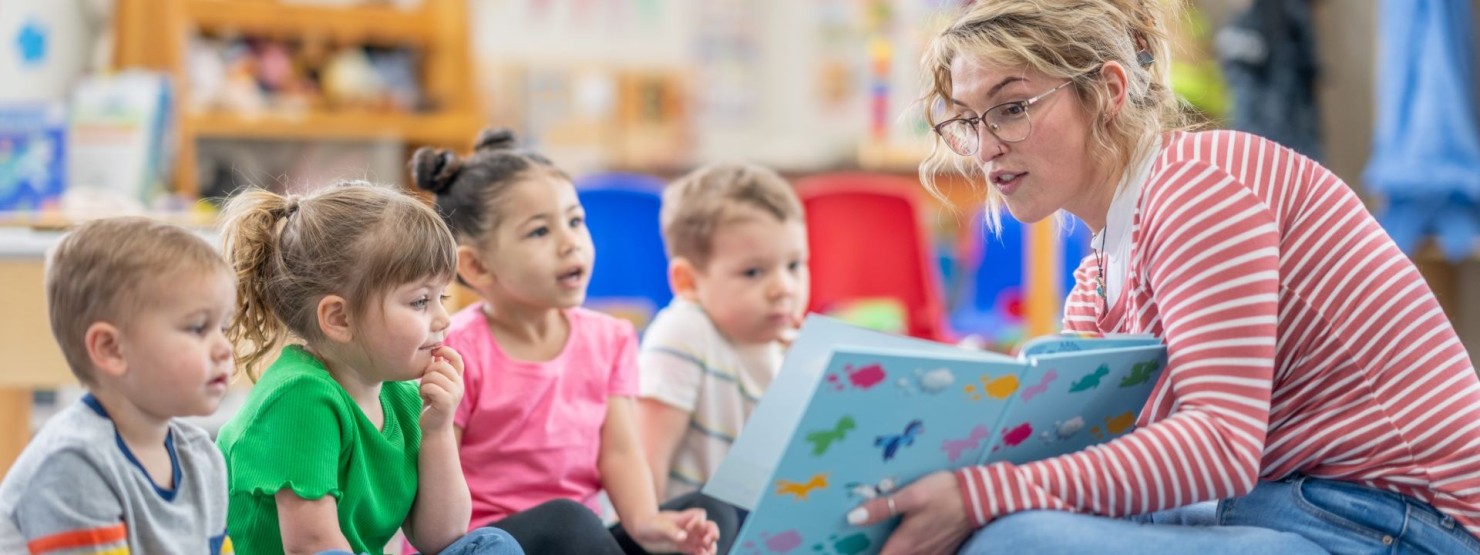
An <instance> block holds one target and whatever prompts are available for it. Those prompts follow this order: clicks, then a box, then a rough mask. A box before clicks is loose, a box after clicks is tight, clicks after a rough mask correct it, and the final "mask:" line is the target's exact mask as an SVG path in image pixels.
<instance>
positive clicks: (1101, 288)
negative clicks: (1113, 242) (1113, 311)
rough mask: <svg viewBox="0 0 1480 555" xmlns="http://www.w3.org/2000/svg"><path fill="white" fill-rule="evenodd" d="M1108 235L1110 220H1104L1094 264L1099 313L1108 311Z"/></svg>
mask: <svg viewBox="0 0 1480 555" xmlns="http://www.w3.org/2000/svg"><path fill="white" fill-rule="evenodd" d="M1109 236H1110V222H1109V221H1108V218H1107V221H1106V222H1105V228H1104V229H1101V230H1100V248H1099V249H1096V250H1095V265H1096V266H1098V267H1099V273H1098V274H1097V275H1095V293H1096V294H1098V295H1099V296H1100V313H1101V314H1104V313H1106V312H1109V311H1110V296H1109V295H1108V294H1107V293H1106V291H1105V239H1106V238H1107V237H1109Z"/></svg>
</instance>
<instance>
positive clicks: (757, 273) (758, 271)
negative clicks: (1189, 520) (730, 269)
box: [740, 268, 761, 278]
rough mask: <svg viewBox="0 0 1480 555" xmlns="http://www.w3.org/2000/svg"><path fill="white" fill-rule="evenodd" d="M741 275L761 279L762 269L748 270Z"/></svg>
mask: <svg viewBox="0 0 1480 555" xmlns="http://www.w3.org/2000/svg"><path fill="white" fill-rule="evenodd" d="M740 275H743V276H745V277H747V278H758V277H761V269H760V268H746V269H745V271H744V272H742V273H741V274H740Z"/></svg>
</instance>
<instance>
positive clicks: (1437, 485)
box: [850, 0, 1480, 555]
mask: <svg viewBox="0 0 1480 555" xmlns="http://www.w3.org/2000/svg"><path fill="white" fill-rule="evenodd" d="M1165 4H1166V3H1164V2H1160V1H1158V0H1114V1H1111V0H1074V1H1070V0H1032V1H1025V0H1010V1H1009V0H996V1H993V0H981V1H978V2H976V3H975V5H973V6H972V7H970V8H968V10H967V11H966V13H965V14H964V15H962V16H961V17H960V18H959V19H958V20H957V21H956V22H955V23H954V24H953V25H951V27H950V28H948V29H946V30H945V31H943V32H942V33H941V34H940V35H939V36H937V37H936V38H935V39H934V41H933V44H932V45H931V47H930V49H929V52H928V53H927V54H926V56H925V58H924V61H923V63H924V69H925V72H926V74H927V75H928V76H929V77H928V90H927V92H926V94H925V96H924V105H925V107H926V114H925V115H926V117H927V118H929V119H930V122H931V123H932V124H933V125H934V128H935V130H936V132H937V133H938V135H939V138H940V143H939V144H942V145H944V146H945V147H946V148H937V149H936V152H935V154H933V155H932V157H931V159H930V160H927V162H926V164H925V165H924V166H923V167H922V170H921V176H922V179H924V181H925V183H926V184H927V186H930V187H932V188H933V182H932V177H933V176H934V175H935V174H936V172H937V170H939V169H941V166H942V165H943V164H949V163H952V162H958V163H959V165H960V166H961V167H963V168H967V169H970V170H974V175H976V176H980V177H981V178H984V179H985V180H986V181H987V187H986V188H987V190H988V200H987V206H988V213H989V218H988V220H989V222H991V223H992V225H994V226H995V224H996V219H995V214H996V210H997V209H998V208H999V207H1001V206H1006V207H1007V210H1008V211H1009V212H1010V213H1011V214H1012V217H1015V218H1017V219H1018V220H1021V221H1024V222H1035V221H1039V220H1042V219H1043V218H1046V217H1048V216H1050V215H1053V214H1055V213H1057V212H1059V211H1060V210H1063V211H1067V212H1069V213H1070V214H1073V215H1074V216H1076V217H1078V218H1079V219H1081V220H1083V221H1084V223H1085V224H1087V225H1088V226H1089V227H1090V229H1091V230H1093V231H1094V232H1095V233H1096V235H1095V239H1094V243H1093V245H1094V254H1093V255H1092V256H1090V257H1088V258H1086V259H1085V261H1084V263H1083V264H1082V265H1081V267H1080V268H1079V270H1078V271H1077V272H1076V277H1077V280H1078V285H1077V286H1076V287H1075V288H1074V290H1073V291H1072V292H1071V293H1070V295H1069V298H1068V301H1067V304H1066V307H1067V308H1066V311H1065V318H1064V323H1065V327H1066V328H1068V329H1069V330H1075V331H1094V332H1105V333H1110V332H1116V333H1151V334H1155V335H1156V336H1158V337H1161V338H1162V339H1163V340H1164V341H1165V342H1166V345H1167V352H1168V367H1167V370H1166V371H1165V372H1164V373H1163V374H1162V378H1161V382H1160V383H1159V384H1158V385H1157V387H1156V389H1155V391H1153V393H1152V397H1151V399H1150V400H1149V401H1148V402H1147V405H1146V406H1145V408H1144V409H1143V410H1142V412H1141V415H1140V419H1139V421H1138V422H1137V429H1136V431H1135V432H1133V433H1131V434H1129V435H1127V436H1124V437H1122V438H1120V439H1117V440H1115V441H1112V442H1110V443H1108V444H1105V445H1103V446H1101V447H1097V448H1093V449H1090V450H1087V451H1084V452H1080V453H1076V454H1072V455H1066V456H1062V457H1057V458H1053V459H1049V460H1044V461H1039V462H1035V463H1030V464H1023V465H1016V466H1015V465H1012V464H1007V463H995V464H991V465H987V466H982V467H970V468H966V469H963V470H960V471H957V472H955V473H937V474H933V475H929V476H927V477H925V478H922V479H921V480H919V481H917V482H916V483H914V484H912V485H910V486H909V487H908V488H905V489H903V490H902V491H900V492H898V493H896V494H895V495H893V496H892V497H890V498H883V499H877V500H874V501H871V502H869V503H868V504H866V505H864V506H862V507H860V508H859V509H857V510H855V511H854V514H851V515H850V517H851V518H850V520H852V521H854V522H858V523H861V524H868V523H872V522H877V521H879V520H883V519H885V518H889V517H891V516H893V515H899V516H901V517H903V519H902V523H901V525H900V527H899V528H898V529H897V531H896V532H895V533H894V535H893V536H892V537H891V538H890V540H889V542H888V544H887V545H886V546H885V553H890V552H900V551H906V550H908V551H911V552H915V551H924V552H934V553H941V552H950V551H953V550H956V549H957V548H958V546H960V545H961V544H962V542H963V541H964V542H966V543H965V545H964V548H962V549H961V551H962V552H965V553H983V552H987V551H988V550H991V551H995V552H1002V553H1014V552H1027V553H1080V552H1095V553H1122V552H1126V553H1130V552H1134V553H1146V552H1155V551H1166V550H1173V549H1175V550H1177V551H1179V552H1195V553H1200V554H1203V555H1209V554H1214V553H1225V552H1237V553H1283V554H1295V553H1326V552H1336V553H1348V552H1377V551H1382V552H1402V551H1403V550H1404V549H1408V550H1414V551H1421V552H1433V553H1480V541H1477V540H1476V538H1475V537H1474V534H1475V533H1477V532H1480V410H1477V409H1480V380H1477V378H1476V375H1475V370H1474V368H1473V366H1472V363H1471V361H1470V359H1469V356H1468V355H1467V354H1466V353H1465V351H1464V348H1463V346H1462V345H1461V344H1460V343H1459V340H1458V339H1457V337H1456V336H1455V333H1454V330H1453V328H1452V327H1451V326H1450V324H1449V322H1448V320H1447V319H1446V318H1445V316H1444V313H1443V312H1442V310H1440V308H1439V305H1438V303H1437V302H1436V301H1435V299H1434V296H1433V294H1432V292H1430V290H1429V288H1428V287H1427V286H1426V285H1425V284H1424V281H1423V279H1422V278H1421V277H1420V276H1419V274H1418V272H1417V271H1416V270H1415V268H1414V266H1413V264H1412V263H1411V262H1410V261H1409V260H1408V259H1406V258H1405V257H1404V256H1403V254H1402V253H1401V252H1399V251H1398V249H1397V248H1396V247H1395V246H1394V245H1393V242H1392V240H1391V239H1390V238H1389V237H1388V236H1387V235H1386V234H1385V233H1384V232H1383V231H1382V229H1381V228H1379V227H1378V226H1377V224H1376V223H1375V221H1374V220H1373V219H1372V217H1371V216H1370V215H1369V214H1368V213H1367V211H1366V210H1365V209H1364V208H1363V205H1362V203H1361V202H1360V201H1359V199H1358V198H1357V196H1356V195H1355V194H1353V193H1352V191H1351V190H1350V189H1349V188H1348V187H1347V186H1346V184H1344V183H1342V182H1341V180H1340V179H1338V178H1337V177H1336V176H1335V175H1333V174H1332V173H1331V172H1329V171H1328V170H1326V168H1323V167H1321V166H1320V165H1319V164H1317V163H1316V162H1314V161H1312V160H1310V159H1307V158H1304V157H1302V156H1300V155H1298V154H1296V153H1295V152H1293V151H1291V150H1289V149H1286V148H1284V147H1282V146H1280V145H1277V144H1274V143H1272V142H1269V141H1267V140H1264V139H1261V138H1259V137H1255V136H1252V135H1247V134H1243V133H1237V132H1228V131H1215V132H1204V133H1190V132H1182V131H1176V130H1175V129H1176V128H1177V126H1178V125H1179V122H1178V118H1177V116H1176V113H1177V105H1176V101H1175V100H1174V99H1173V97H1172V94H1171V92H1170V90H1169V79H1168V71H1167V59H1168V57H1167V51H1168V48H1167V42H1166V34H1165V31H1164V27H1163V26H1162V22H1163V21H1165V18H1166V17H1168V15H1167V14H1166V13H1164V10H1165ZM973 534H974V535H973ZM1395 548H1397V551H1394V549H1395Z"/></svg>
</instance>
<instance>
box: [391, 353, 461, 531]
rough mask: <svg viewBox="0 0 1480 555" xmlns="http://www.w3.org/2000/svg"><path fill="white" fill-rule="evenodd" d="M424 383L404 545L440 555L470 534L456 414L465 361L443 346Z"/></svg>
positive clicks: (424, 377) (424, 376)
mask: <svg viewBox="0 0 1480 555" xmlns="http://www.w3.org/2000/svg"><path fill="white" fill-rule="evenodd" d="M433 354H434V355H435V357H434V358H433V361H432V364H431V366H429V367H428V368H427V371H426V373H425V374H423V375H422V378H421V397H422V399H423V400H424V403H425V408H424V409H423V411H422V413H421V430H422V431H421V449H420V452H419V454H418V455H417V456H418V458H417V476H416V480H417V484H416V485H417V489H416V501H415V502H414V503H413V504H412V505H411V516H410V517H408V518H407V519H406V523H407V526H406V527H405V532H406V541H409V542H411V545H412V546H414V547H416V549H417V550H418V551H421V552H422V553H437V552H439V551H442V550H443V549H445V548H446V547H447V546H449V545H452V542H455V541H457V540H458V538H461V537H463V535H464V534H466V533H467V532H468V520H469V519H470V518H472V513H473V501H472V498H471V497H470V496H469V494H468V483H467V480H466V479H464V478H463V473H462V463H461V462H460V461H459V460H458V456H457V445H458V434H457V432H456V428H455V427H454V426H453V424H452V415H453V412H454V411H456V410H457V405H458V402H460V401H462V392H463V384H462V370H463V363H462V356H460V355H458V354H457V351H454V350H452V349H451V348H448V347H439V348H438V349H437V351H436V352H435V353H433Z"/></svg>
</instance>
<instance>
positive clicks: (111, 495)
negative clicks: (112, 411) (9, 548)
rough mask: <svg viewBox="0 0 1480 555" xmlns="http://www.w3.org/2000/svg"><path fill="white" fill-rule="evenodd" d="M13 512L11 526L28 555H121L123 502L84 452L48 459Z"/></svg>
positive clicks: (61, 453) (124, 541)
mask: <svg viewBox="0 0 1480 555" xmlns="http://www.w3.org/2000/svg"><path fill="white" fill-rule="evenodd" d="M40 468H44V469H45V470H44V471H41V472H37V473H36V474H35V476H34V477H33V479H32V480H31V482H30V483H29V484H27V487H26V492H25V493H24V494H23V495H22V496H21V501H20V502H19V503H17V505H16V507H15V513H14V518H15V524H16V527H17V528H19V529H20V532H21V535H22V536H24V537H25V539H26V549H27V551H30V552H31V553H32V554H33V555H40V554H43V553H45V554H51V555H60V554H66V555H73V554H83V553H86V554H108V555H116V554H126V553H128V552H129V550H128V527H127V525H126V524H125V523H124V522H123V520H122V515H123V500H122V499H120V498H119V493H118V491H117V489H115V488H114V487H113V486H112V484H110V480H109V479H108V478H107V473H106V472H105V471H104V470H103V469H102V468H100V467H99V466H98V464H96V463H95V462H94V461H93V460H92V459H91V458H89V457H88V455H87V453H86V452H84V451H82V450H79V449H63V450H60V451H57V452H56V453H55V454H53V455H51V456H49V457H48V458H47V460H46V462H45V463H43V464H42V465H41V466H40Z"/></svg>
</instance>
